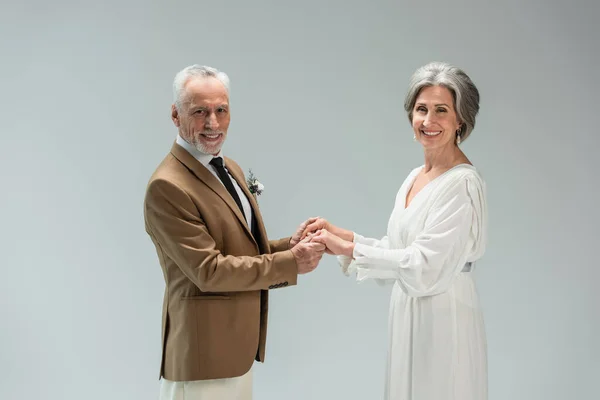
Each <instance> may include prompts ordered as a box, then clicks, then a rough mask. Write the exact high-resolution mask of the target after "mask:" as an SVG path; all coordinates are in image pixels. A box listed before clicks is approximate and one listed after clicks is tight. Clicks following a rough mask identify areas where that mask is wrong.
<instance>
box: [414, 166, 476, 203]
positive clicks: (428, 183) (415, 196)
mask: <svg viewBox="0 0 600 400" xmlns="http://www.w3.org/2000/svg"><path fill="white" fill-rule="evenodd" d="M465 165H466V166H468V167H471V168H473V165H471V164H468V163H460V164H456V165H455V166H454V167H452V168H449V169H448V170H447V171H444V172H443V173H441V174H439V175H438V176H436V177H435V178H433V179H432V180H430V181H429V182H427V183H426V184H425V185H424V186H423V187H422V188H421V189H420V190H419V191H418V192H417V193H415V195H414V196H413V197H412V199H411V200H410V203H408V205H407V202H408V195H409V194H410V191H411V190H412V188H413V186H414V185H415V181H416V180H417V176H419V174H420V173H421V171H422V170H423V168H425V165H421V167H419V171H418V172H417V173H416V174H415V176H413V178H412V180H411V182H410V185H409V186H408V188H407V189H406V193H405V194H404V211H406V210H408V208H409V207H410V206H411V205H412V204H413V203H414V201H415V199H416V198H417V197H418V196H419V195H420V194H421V192H423V191H424V190H425V189H427V187H429V186H431V184H432V183H433V182H435V181H437V180H438V179H439V178H441V177H442V176H444V175H446V174H447V173H448V172H450V171H452V170H453V169H455V168H458V167H460V166H465Z"/></svg>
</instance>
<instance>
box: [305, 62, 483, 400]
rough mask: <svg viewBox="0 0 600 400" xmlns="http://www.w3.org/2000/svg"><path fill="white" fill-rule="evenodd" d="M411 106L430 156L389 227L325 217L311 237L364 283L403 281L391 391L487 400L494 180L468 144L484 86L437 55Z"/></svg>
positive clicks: (393, 322) (394, 321)
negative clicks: (484, 287)
mask: <svg viewBox="0 0 600 400" xmlns="http://www.w3.org/2000/svg"><path fill="white" fill-rule="evenodd" d="M405 109H406V112H407V113H408V119H409V121H410V122H411V124H412V128H413V131H414V139H415V140H416V141H418V142H419V143H420V144H421V145H422V147H423V151H424V156H425V163H424V165H422V166H420V167H418V168H415V169H414V170H413V171H411V172H410V174H409V175H408V177H407V178H406V180H405V181H404V183H403V184H402V186H401V187H400V190H399V191H398V194H397V197H396V203H395V207H394V210H393V211H392V214H391V216H390V219H389V223H388V227H387V235H386V236H384V237H383V238H382V239H380V240H377V239H370V238H365V237H363V236H361V235H359V234H356V233H354V232H352V231H348V230H345V229H342V228H339V227H337V226H334V225H332V224H331V223H329V222H327V221H326V220H324V219H322V218H319V219H317V220H316V221H314V222H312V223H311V224H310V225H309V226H307V228H306V230H305V235H308V234H310V235H311V237H312V238H311V239H310V240H311V241H316V242H320V243H323V244H325V245H326V246H327V251H328V253H330V254H334V255H337V256H339V257H338V259H339V260H340V263H341V265H342V269H343V271H344V273H346V274H350V273H352V272H356V274H357V280H358V281H363V280H366V279H374V280H376V281H378V282H381V281H390V282H393V283H394V286H393V290H392V298H391V303H390V317H389V335H390V338H389V340H390V343H389V351H388V361H387V377H386V384H385V398H386V399H388V400H485V399H487V350H486V336H485V330H484V323H483V317H482V313H481V309H480V306H479V300H478V295H477V291H476V288H475V282H474V279H473V276H472V274H471V272H472V271H473V267H474V263H475V262H476V261H477V260H478V259H480V258H481V256H482V255H483V253H484V251H485V247H486V231H487V208H486V207H487V206H486V198H485V183H484V181H483V179H482V178H481V176H480V174H479V173H478V172H477V170H476V169H475V167H474V166H473V165H472V163H471V162H470V161H469V159H468V158H467V156H466V155H465V154H464V153H463V151H462V150H461V149H460V147H459V145H460V143H462V142H464V140H465V139H467V138H468V137H469V135H470V134H471V132H472V130H473V128H474V126H475V117H476V115H477V113H478V111H479V92H478V90H477V88H476V87H475V85H474V84H473V83H472V81H471V79H470V78H469V77H468V76H467V75H466V74H465V73H464V72H463V71H462V70H460V69H458V68H456V67H454V66H451V65H448V64H445V63H431V64H428V65H425V66H423V67H421V68H419V69H418V70H417V71H416V72H415V74H414V75H413V77H412V79H411V82H410V87H409V90H408V94H407V96H406V100H405Z"/></svg>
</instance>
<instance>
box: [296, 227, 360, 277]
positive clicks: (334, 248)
mask: <svg viewBox="0 0 600 400" xmlns="http://www.w3.org/2000/svg"><path fill="white" fill-rule="evenodd" d="M332 231H335V232H336V233H337V232H339V233H340V236H341V235H345V236H348V237H351V236H352V233H351V232H349V231H345V230H343V229H340V228H337V227H335V226H334V225H332V224H331V223H329V222H328V221H327V220H326V219H324V218H321V217H313V218H309V219H307V220H306V221H304V222H303V223H302V224H300V226H299V227H298V229H297V230H296V232H295V233H294V234H293V235H292V237H291V239H290V247H291V251H292V253H293V254H294V257H295V258H296V263H297V264H298V273H299V274H306V273H308V272H311V271H313V270H315V268H317V266H318V265H319V262H320V261H321V258H322V257H323V253H327V254H330V255H336V256H337V255H345V256H348V257H352V254H353V252H354V243H353V242H352V241H348V240H345V239H343V238H341V237H340V236H338V235H337V234H336V233H332Z"/></svg>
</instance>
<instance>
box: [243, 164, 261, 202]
mask: <svg viewBox="0 0 600 400" xmlns="http://www.w3.org/2000/svg"><path fill="white" fill-rule="evenodd" d="M246 184H247V185H248V189H249V190H250V193H252V195H253V196H254V198H256V197H257V196H260V195H261V194H262V192H263V190H265V187H264V186H263V184H262V183H260V182H259V181H258V179H256V177H255V176H254V174H253V173H252V170H250V171H249V173H248V179H246Z"/></svg>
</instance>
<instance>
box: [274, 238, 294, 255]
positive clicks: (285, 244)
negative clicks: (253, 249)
mask: <svg viewBox="0 0 600 400" xmlns="http://www.w3.org/2000/svg"><path fill="white" fill-rule="evenodd" d="M290 240H291V237H286V238H283V239H278V240H269V247H270V249H271V253H279V252H280V251H286V250H289V249H290Z"/></svg>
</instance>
